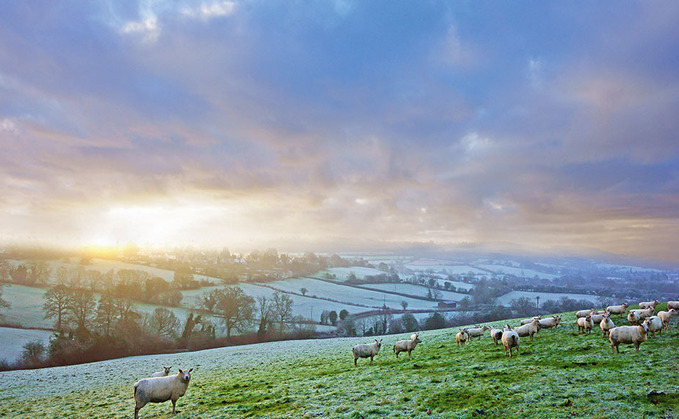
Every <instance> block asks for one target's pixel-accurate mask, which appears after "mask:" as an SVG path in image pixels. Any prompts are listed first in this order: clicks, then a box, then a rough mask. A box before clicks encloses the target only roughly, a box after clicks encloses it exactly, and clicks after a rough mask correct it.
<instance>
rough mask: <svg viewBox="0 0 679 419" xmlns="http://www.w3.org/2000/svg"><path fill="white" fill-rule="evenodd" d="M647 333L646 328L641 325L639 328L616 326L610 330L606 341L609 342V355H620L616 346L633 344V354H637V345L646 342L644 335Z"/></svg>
mask: <svg viewBox="0 0 679 419" xmlns="http://www.w3.org/2000/svg"><path fill="white" fill-rule="evenodd" d="M647 333H648V326H646V325H645V324H641V325H639V326H618V327H614V328H613V329H611V331H610V334H609V336H608V340H610V341H611V353H615V352H617V353H620V349H618V345H620V344H621V343H624V344H627V345H629V344H634V347H635V352H639V345H641V343H642V342H646V334H647Z"/></svg>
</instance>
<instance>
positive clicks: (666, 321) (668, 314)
mask: <svg viewBox="0 0 679 419" xmlns="http://www.w3.org/2000/svg"><path fill="white" fill-rule="evenodd" d="M676 312H677V311H676V310H675V309H673V308H671V309H669V311H659V312H658V314H657V316H658V317H660V320H662V323H663V328H664V329H665V330H669V329H670V319H671V318H672V316H674V315H675V314H676Z"/></svg>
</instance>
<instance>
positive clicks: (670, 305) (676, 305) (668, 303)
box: [667, 301, 679, 310]
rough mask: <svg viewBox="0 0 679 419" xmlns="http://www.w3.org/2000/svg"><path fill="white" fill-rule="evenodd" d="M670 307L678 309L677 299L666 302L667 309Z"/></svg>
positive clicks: (678, 302)
mask: <svg viewBox="0 0 679 419" xmlns="http://www.w3.org/2000/svg"><path fill="white" fill-rule="evenodd" d="M671 308H673V309H675V310H679V301H668V302H667V309H668V310H669V309H671Z"/></svg>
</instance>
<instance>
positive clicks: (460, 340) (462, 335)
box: [455, 329, 469, 347]
mask: <svg viewBox="0 0 679 419" xmlns="http://www.w3.org/2000/svg"><path fill="white" fill-rule="evenodd" d="M467 339H469V334H468V333H467V329H460V331H459V332H457V334H456V335H455V341H456V342H457V346H462V347H464V344H465V342H467Z"/></svg>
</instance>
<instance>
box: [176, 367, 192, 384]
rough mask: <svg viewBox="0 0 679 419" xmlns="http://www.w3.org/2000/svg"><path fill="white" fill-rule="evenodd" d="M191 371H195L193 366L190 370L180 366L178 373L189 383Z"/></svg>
mask: <svg viewBox="0 0 679 419" xmlns="http://www.w3.org/2000/svg"><path fill="white" fill-rule="evenodd" d="M191 371H193V368H191V369H190V370H183V369H181V368H180V369H179V374H177V375H179V379H180V380H182V381H184V382H187V383H188V382H189V380H191Z"/></svg>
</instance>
